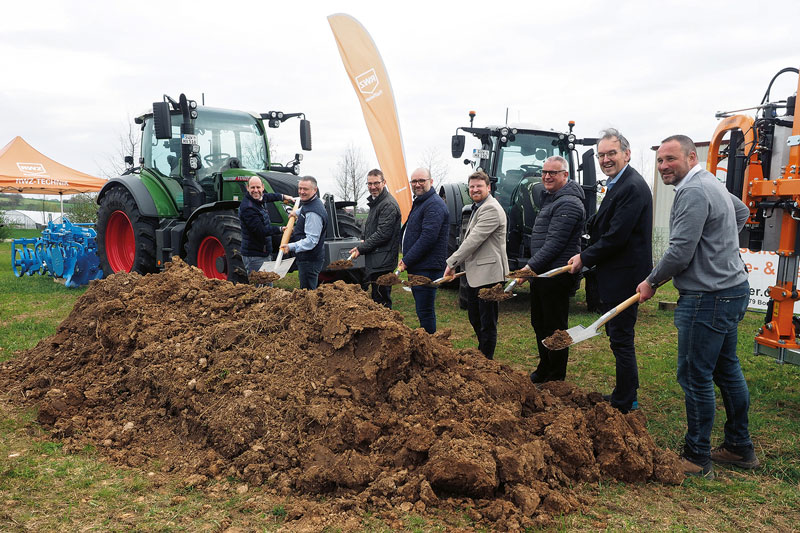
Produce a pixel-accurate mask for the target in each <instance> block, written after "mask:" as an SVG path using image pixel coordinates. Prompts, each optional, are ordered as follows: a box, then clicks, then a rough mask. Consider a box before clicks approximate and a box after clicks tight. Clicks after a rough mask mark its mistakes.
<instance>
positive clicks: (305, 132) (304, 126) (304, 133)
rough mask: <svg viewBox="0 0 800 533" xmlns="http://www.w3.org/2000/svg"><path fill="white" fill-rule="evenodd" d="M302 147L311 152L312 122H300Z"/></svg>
mask: <svg viewBox="0 0 800 533" xmlns="http://www.w3.org/2000/svg"><path fill="white" fill-rule="evenodd" d="M300 146H301V147H302V148H303V150H305V151H306V152H308V151H309V150H311V121H310V120H306V119H301V120H300Z"/></svg>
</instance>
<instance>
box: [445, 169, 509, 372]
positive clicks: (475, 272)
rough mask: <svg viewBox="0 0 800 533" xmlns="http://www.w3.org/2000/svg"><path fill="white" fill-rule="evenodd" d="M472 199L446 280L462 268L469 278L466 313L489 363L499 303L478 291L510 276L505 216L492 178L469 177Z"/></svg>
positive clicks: (495, 339)
mask: <svg viewBox="0 0 800 533" xmlns="http://www.w3.org/2000/svg"><path fill="white" fill-rule="evenodd" d="M468 183H469V195H470V197H471V198H472V201H473V202H474V203H473V204H472V215H471V216H470V219H469V224H468V225H467V232H466V234H465V236H464V241H463V242H462V243H461V246H459V247H458V250H456V251H455V252H454V253H453V255H451V256H450V257H448V258H447V268H446V269H445V271H444V275H445V276H451V275H453V274H455V273H456V268H458V267H459V266H463V268H464V270H465V271H466V273H467V274H466V278H467V286H468V287H467V311H468V314H469V322H470V324H472V329H474V330H475V335H477V337H478V349H479V350H480V351H481V352H482V353H483V354H484V355H485V356H486V357H487V358H489V359H493V358H494V348H495V345H496V344H497V315H498V314H499V311H500V305H499V304H498V302H489V301H485V300H481V299H480V298H478V291H479V290H480V289H482V288H484V287H491V286H492V285H494V284H496V283H502V282H503V281H504V280H505V277H506V274H508V259H507V258H506V214H505V211H503V208H502V207H501V206H500V204H499V203H498V201H497V200H495V199H494V197H493V196H492V195H491V194H489V193H490V191H491V189H490V182H489V176H487V175H486V173H485V172H483V171H480V170H479V171H477V172H475V173H474V174H472V175H471V176H470V177H469V180H468Z"/></svg>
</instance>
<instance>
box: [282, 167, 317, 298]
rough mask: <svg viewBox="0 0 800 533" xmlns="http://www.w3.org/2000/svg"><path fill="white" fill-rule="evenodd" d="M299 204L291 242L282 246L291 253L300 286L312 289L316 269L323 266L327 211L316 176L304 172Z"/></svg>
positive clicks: (314, 285) (315, 286)
mask: <svg viewBox="0 0 800 533" xmlns="http://www.w3.org/2000/svg"><path fill="white" fill-rule="evenodd" d="M297 193H298V195H299V196H300V208H299V209H298V210H297V211H293V212H292V214H291V216H293V217H296V218H297V225H296V226H295V228H294V233H293V234H292V242H290V243H288V244H284V245H283V246H281V248H282V249H283V251H284V253H293V254H294V255H295V257H296V258H297V259H296V262H297V274H298V278H299V280H300V288H301V289H309V290H313V289H316V288H317V285H319V273H320V272H321V271H322V267H323V266H325V231H326V229H327V228H328V213H327V211H325V205H324V204H323V203H322V200H320V199H319V188H318V187H317V180H316V179H315V178H313V177H312V176H303V177H302V178H301V179H300V182H299V183H298V184H297Z"/></svg>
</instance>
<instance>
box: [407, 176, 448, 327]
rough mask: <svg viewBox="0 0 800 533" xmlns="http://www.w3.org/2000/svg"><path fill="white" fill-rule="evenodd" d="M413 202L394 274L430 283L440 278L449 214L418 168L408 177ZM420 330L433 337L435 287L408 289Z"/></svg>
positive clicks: (428, 177)
mask: <svg viewBox="0 0 800 533" xmlns="http://www.w3.org/2000/svg"><path fill="white" fill-rule="evenodd" d="M410 181H411V192H412V193H414V201H413V203H412V204H411V212H410V213H409V214H408V220H406V231H405V234H404V235H403V259H402V260H401V261H400V263H398V265H397V270H399V271H400V272H402V271H403V270H408V273H409V274H416V275H419V276H426V277H428V278H430V279H436V278H440V277H442V273H443V272H444V268H445V266H446V263H445V259H446V258H447V235H448V233H449V231H450V226H449V221H450V214H449V213H448V211H447V206H446V205H445V203H444V200H442V199H441V198H440V197H439V195H438V194H436V191H435V190H434V189H433V180H432V179H431V173H430V172H429V171H428V170H427V169H425V168H418V169H417V170H415V171H414V172H413V173H412V174H411V179H410ZM411 292H412V294H413V295H414V305H415V307H416V311H417V318H418V319H419V325H420V327H422V328H424V329H425V331H427V332H428V333H436V287H412V288H411Z"/></svg>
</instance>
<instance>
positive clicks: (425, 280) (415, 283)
mask: <svg viewBox="0 0 800 533" xmlns="http://www.w3.org/2000/svg"><path fill="white" fill-rule="evenodd" d="M430 282H431V278H429V277H427V276H419V275H417V274H409V275H408V281H406V282H404V283H403V285H405V286H406V287H419V286H421V285H429V284H430Z"/></svg>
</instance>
